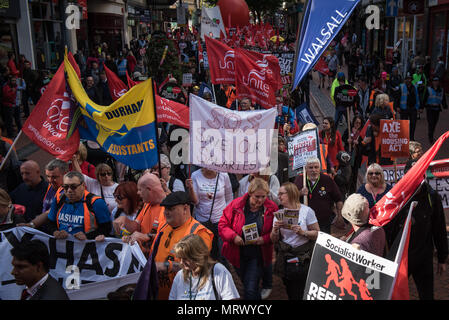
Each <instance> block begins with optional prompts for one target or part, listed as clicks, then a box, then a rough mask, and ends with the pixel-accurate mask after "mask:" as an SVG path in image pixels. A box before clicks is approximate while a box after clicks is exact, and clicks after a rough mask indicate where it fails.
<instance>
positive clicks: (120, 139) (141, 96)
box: [64, 56, 158, 170]
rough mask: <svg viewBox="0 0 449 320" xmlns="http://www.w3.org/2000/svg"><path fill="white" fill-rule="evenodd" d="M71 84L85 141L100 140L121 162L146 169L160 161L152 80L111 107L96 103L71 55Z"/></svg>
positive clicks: (68, 74)
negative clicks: (89, 95)
mask: <svg viewBox="0 0 449 320" xmlns="http://www.w3.org/2000/svg"><path fill="white" fill-rule="evenodd" d="M64 61H65V70H66V73H67V81H68V83H69V84H70V89H71V90H72V93H73V95H74V96H75V98H76V100H77V101H78V104H79V107H80V110H81V113H82V115H83V116H84V117H83V118H84V123H83V122H81V123H80V125H79V130H80V136H81V138H84V139H88V140H93V141H96V142H97V143H98V144H99V145H100V146H101V148H102V149H103V150H104V151H106V152H107V153H109V154H110V155H111V156H113V157H114V158H115V159H116V160H117V161H119V162H122V163H124V164H125V165H127V166H129V167H131V168H133V169H136V170H142V169H147V168H151V167H153V166H154V165H155V164H156V163H157V162H158V150H157V145H156V142H157V139H156V130H155V129H156V121H155V120H156V116H155V102H154V100H153V97H154V95H153V82H152V80H151V79H148V80H146V81H144V82H142V83H139V84H138V85H136V86H134V87H132V88H131V89H130V90H129V91H128V92H127V93H126V94H124V95H123V96H121V97H120V98H119V99H117V100H116V101H114V102H113V103H112V104H111V105H109V106H100V105H98V104H96V103H94V102H93V101H92V100H91V99H90V98H89V97H88V95H87V94H86V91H85V90H84V88H83V86H82V85H81V82H80V79H79V78H78V76H77V74H76V73H75V72H74V70H73V68H72V66H71V64H70V63H69V61H68V59H67V56H66V57H65V58H64Z"/></svg>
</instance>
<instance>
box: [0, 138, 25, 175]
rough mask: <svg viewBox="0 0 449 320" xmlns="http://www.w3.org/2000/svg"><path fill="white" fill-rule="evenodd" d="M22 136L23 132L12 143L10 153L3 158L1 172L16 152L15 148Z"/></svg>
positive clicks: (0, 166)
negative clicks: (13, 152) (12, 153)
mask: <svg viewBox="0 0 449 320" xmlns="http://www.w3.org/2000/svg"><path fill="white" fill-rule="evenodd" d="M21 135H22V130H20V131H19V134H18V135H17V137H16V138H15V139H14V142H13V143H12V145H11V147H10V148H9V150H8V153H7V154H6V155H5V157H4V158H3V161H2V164H1V165H0V171H2V169H3V167H4V166H5V163H6V161H7V160H8V158H9V156H10V155H11V152H12V151H13V150H14V147H15V146H16V143H17V141H19V139H20V136H21Z"/></svg>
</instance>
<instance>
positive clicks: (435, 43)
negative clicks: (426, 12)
mask: <svg viewBox="0 0 449 320" xmlns="http://www.w3.org/2000/svg"><path fill="white" fill-rule="evenodd" d="M445 28H446V12H438V13H435V15H434V17H433V25H432V29H431V30H432V43H431V48H432V54H431V61H432V68H435V64H436V61H437V59H438V57H439V56H442V55H444V42H445V41H444V40H445V34H446V29H445Z"/></svg>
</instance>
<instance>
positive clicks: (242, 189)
mask: <svg viewBox="0 0 449 320" xmlns="http://www.w3.org/2000/svg"><path fill="white" fill-rule="evenodd" d="M249 177H250V175H247V176H244V177H243V178H242V179H240V181H239V185H240V186H239V191H238V193H237V197H242V196H243V195H244V194H245V193H247V192H248V187H249V184H250V182H249V181H248V180H249ZM268 182H269V184H270V193H269V194H268V199H270V200H271V201H273V202H274V203H276V204H277V205H279V198H278V192H279V188H280V184H279V179H278V178H277V177H276V176H275V175H272V176H270V179H269V180H268Z"/></svg>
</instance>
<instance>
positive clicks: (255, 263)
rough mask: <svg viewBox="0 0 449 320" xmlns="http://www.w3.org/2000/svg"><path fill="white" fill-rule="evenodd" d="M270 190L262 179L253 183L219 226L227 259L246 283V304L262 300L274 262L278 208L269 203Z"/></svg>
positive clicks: (230, 207) (231, 206)
mask: <svg viewBox="0 0 449 320" xmlns="http://www.w3.org/2000/svg"><path fill="white" fill-rule="evenodd" d="M269 192H270V188H269V187H268V183H267V182H266V181H264V180H262V179H260V178H255V179H254V180H253V181H251V183H250V185H249V187H248V193H246V194H245V195H244V196H243V197H239V198H236V199H234V200H233V201H232V202H231V203H230V204H229V205H228V206H227V207H226V208H225V209H224V210H223V215H222V216H221V218H220V221H219V223H218V233H219V235H220V237H221V238H222V239H223V251H222V254H223V256H224V257H225V258H226V259H227V260H228V261H229V262H230V263H231V264H232V265H233V266H234V267H235V268H236V271H237V274H238V275H239V277H240V279H241V280H242V283H243V288H244V293H243V298H244V299H245V300H260V299H261V292H260V289H259V284H260V281H261V280H262V275H263V267H264V266H268V265H269V264H270V263H271V262H272V255H273V243H272V242H271V239H270V234H271V229H272V227H273V218H274V215H273V213H274V212H276V211H277V210H278V207H277V205H276V204H275V203H274V202H273V201H271V200H269V199H267V197H268V193H269Z"/></svg>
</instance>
